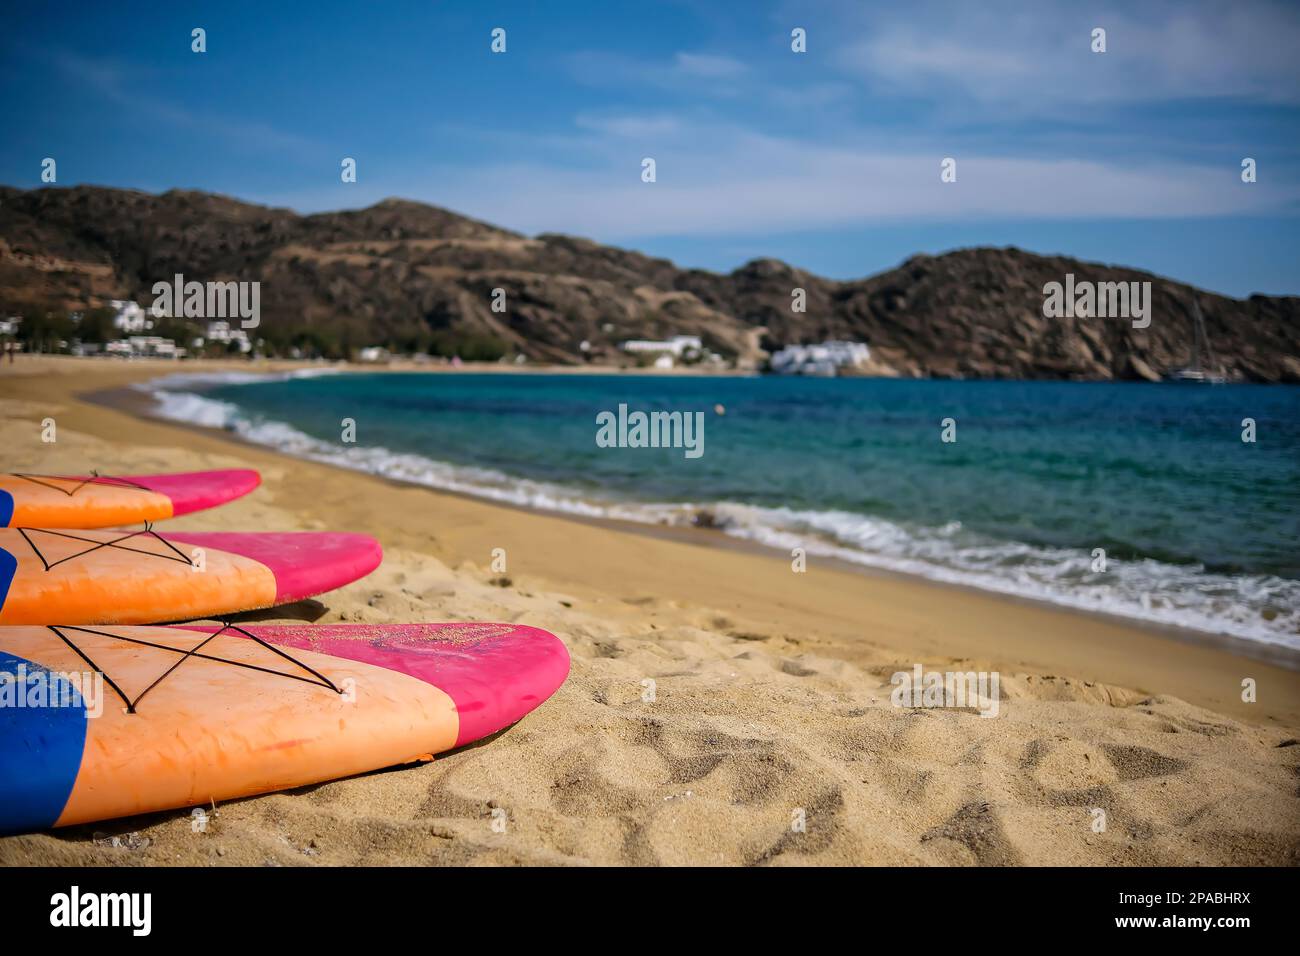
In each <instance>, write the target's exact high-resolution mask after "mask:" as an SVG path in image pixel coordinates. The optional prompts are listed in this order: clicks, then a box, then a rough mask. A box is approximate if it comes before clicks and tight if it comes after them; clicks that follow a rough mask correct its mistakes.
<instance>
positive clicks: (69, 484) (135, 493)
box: [0, 468, 262, 528]
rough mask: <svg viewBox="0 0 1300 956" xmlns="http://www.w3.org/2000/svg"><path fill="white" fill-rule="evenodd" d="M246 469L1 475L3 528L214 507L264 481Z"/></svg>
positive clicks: (130, 519)
mask: <svg viewBox="0 0 1300 956" xmlns="http://www.w3.org/2000/svg"><path fill="white" fill-rule="evenodd" d="M261 480H262V479H261V477H260V476H259V475H258V473H257V472H255V471H252V470H250V469H247V468H227V469H223V470H221V471H190V472H177V473H174V474H167V475H31V474H11V475H0V528H17V527H29V528H111V527H114V526H116V525H124V524H138V523H139V522H141V521H159V520H161V519H163V518H174V517H176V516H177V515H183V514H189V513H190V512H192V511H201V510H203V509H204V508H215V507H216V506H217V505H220V504H224V503H225V502H227V501H232V500H233V499H235V498H238V497H240V496H241V495H246V494H248V493H249V492H250V491H252V490H253V489H254V488H256V487H257V486H258V484H260V483H261Z"/></svg>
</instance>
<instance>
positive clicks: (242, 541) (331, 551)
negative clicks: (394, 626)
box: [164, 531, 384, 604]
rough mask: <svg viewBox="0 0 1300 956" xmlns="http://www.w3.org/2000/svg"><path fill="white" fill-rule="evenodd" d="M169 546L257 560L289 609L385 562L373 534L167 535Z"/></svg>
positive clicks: (205, 533)
mask: <svg viewBox="0 0 1300 956" xmlns="http://www.w3.org/2000/svg"><path fill="white" fill-rule="evenodd" d="M164 537H165V538H166V539H167V540H169V541H176V542H179V543H183V544H190V545H194V546H195V547H199V548H212V549H215V550H218V551H227V552H229V553H231V554H238V555H242V556H244V557H246V558H252V559H253V560H254V561H257V562H259V563H260V564H263V565H265V566H266V567H267V568H269V569H270V570H271V572H272V573H273V574H274V575H275V589H276V593H275V602H276V603H277V604H287V603H289V602H290V601H300V600H302V599H303V598H306V597H311V596H312V595H315V594H321V593H323V592H325V591H332V590H333V589H334V588H338V587H342V586H343V585H345V584H351V583H352V582H353V581H356V580H357V579H358V578H363V577H365V576H366V575H367V574H369V573H370V572H371V571H373V570H374V569H375V568H377V567H379V563H380V562H381V561H382V560H383V558H384V550H383V548H382V547H380V544H379V542H378V541H376V540H375V539H374V538H372V537H370V535H368V534H352V533H350V532H343V531H288V532H265V533H257V534H248V533H243V532H238V531H206V532H198V531H196V532H192V533H191V532H182V533H171V532H168V533H167V534H165V535H164Z"/></svg>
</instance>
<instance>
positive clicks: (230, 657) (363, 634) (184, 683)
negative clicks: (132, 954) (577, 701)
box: [0, 624, 569, 832]
mask: <svg viewBox="0 0 1300 956" xmlns="http://www.w3.org/2000/svg"><path fill="white" fill-rule="evenodd" d="M568 671H569V655H568V652H567V651H566V650H565V647H564V645H563V643H561V642H560V640H559V639H558V638H556V637H555V635H553V634H550V633H548V632H546V631H543V630H540V629H538V628H534V627H527V626H523V625H515V624H393V625H369V624H337V625H322V626H313V625H298V626H275V625H248V626H247V628H242V629H236V628H232V627H225V628H207V629H191V628H184V627H97V628H83V627H0V832H22V831H26V830H33V829H43V828H45V827H50V826H67V825H69V824H75V823H85V822H88V821H92V820H103V819H109V818H112V817H120V816H126V815H129V814H136V813H147V812H152V811H156V810H166V809H171V808H176V807H187V806H194V805H203V806H206V805H208V804H210V803H211V802H212V801H221V800H229V799H233V798H236V797H245V796H250V795H252V794H258V793H266V792H269V791H273V790H283V789H286V788H290V787H298V786H303V785H306V784H310V783H317V782H320V781H324V780H332V779H336V778H338V777H344V776H349V775H352V774H357V773H363V772H366V771H369V770H377V769H380V768H383V767H389V766H394V765H398V764H404V763H411V762H415V761H421V760H430V759H432V755H433V754H436V753H440V752H442V751H445V750H449V749H451V748H453V747H458V746H463V745H464V744H467V743H471V742H473V741H475V740H480V739H482V738H484V737H486V736H488V735H490V734H492V733H495V732H497V731H499V730H501V729H503V728H505V727H508V726H510V725H511V724H513V723H514V722H516V721H517V720H519V719H520V718H522V717H523V716H524V715H525V714H527V713H529V712H530V711H532V710H533V709H534V708H536V707H537V706H539V705H540V704H541V703H542V702H543V701H545V700H546V699H547V698H548V697H549V696H550V695H551V694H553V693H554V692H555V690H556V689H557V688H558V687H559V686H560V685H561V684H562V683H563V682H564V679H565V677H566V676H567V675H568Z"/></svg>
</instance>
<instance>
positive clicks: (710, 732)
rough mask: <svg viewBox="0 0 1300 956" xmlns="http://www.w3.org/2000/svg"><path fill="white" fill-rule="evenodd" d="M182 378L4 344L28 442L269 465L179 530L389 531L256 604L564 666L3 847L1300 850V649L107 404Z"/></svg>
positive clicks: (96, 456) (513, 856)
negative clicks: (337, 760)
mask: <svg viewBox="0 0 1300 956" xmlns="http://www.w3.org/2000/svg"><path fill="white" fill-rule="evenodd" d="M230 367H231V366H230V364H225V365H208V366H207V368H208V369H211V370H230ZM92 369H93V371H92ZM195 370H196V371H197V370H199V369H195ZM158 374H159V369H158V368H157V366H152V367H140V366H134V367H131V366H127V367H119V368H111V367H101V366H91V367H89V368H88V366H87V363H84V362H60V361H58V360H50V359H44V360H31V359H28V360H20V362H19V363H17V364H16V365H15V366H12V367H10V366H8V365H0V409H3V411H4V415H3V416H0V443H2V444H0V447H4V448H5V458H4V462H5V467H6V469H8V470H14V471H26V472H35V473H55V474H58V473H63V474H69V473H78V472H84V471H85V470H86V469H88V468H91V467H95V468H99V469H101V470H102V471H104V472H106V473H115V474H132V473H145V474H147V473H156V472H163V471H189V470H197V469H203V468H230V467H251V468H256V469H258V470H259V471H260V472H261V474H262V478H263V482H262V485H261V486H260V487H259V488H258V489H257V490H255V491H254V492H253V493H251V494H249V495H247V496H246V497H244V498H241V499H238V500H236V501H232V502H229V503H227V504H225V505H223V506H222V507H220V508H217V509H213V510H210V511H201V512H195V513H193V514H189V515H185V516H182V517H179V518H175V519H171V520H169V521H168V522H166V524H165V527H164V528H163V530H164V533H165V531H166V530H167V529H173V530H176V531H183V530H189V531H212V530H239V529H243V530H266V531H293V530H324V529H334V530H340V531H362V532H366V533H369V534H372V535H374V536H375V537H377V538H378V539H379V540H380V542H381V544H382V545H383V548H384V561H383V563H382V564H381V565H380V567H379V568H378V569H376V570H375V571H374V572H372V573H371V574H370V575H369V576H367V577H366V578H363V579H361V580H360V581H357V582H355V583H354V584H351V585H348V586H346V587H344V588H341V589H338V590H336V591H332V592H330V593H328V594H325V595H322V596H320V597H319V598H318V599H317V600H313V601H305V602H299V603H298V604H295V605H289V606H284V607H280V608H274V609H271V610H269V611H266V612H258V614H257V615H256V616H257V618H258V619H261V620H266V621H277V620H279V621H293V622H298V623H301V622H303V621H309V622H310V621H318V622H320V623H332V622H360V623H375V624H381V623H403V622H418V621H508V622H512V623H517V624H526V625H531V626H535V627H540V628H543V629H545V630H548V631H550V632H552V633H554V634H556V635H557V636H558V637H559V638H560V639H561V640H562V641H563V642H564V644H565V646H566V647H567V648H568V651H569V655H570V659H571V665H572V666H571V670H570V674H569V678H568V680H567V681H566V682H565V683H564V685H563V686H561V687H560V689H559V690H558V691H557V692H556V694H555V695H554V696H553V697H552V698H550V699H549V700H547V701H546V702H545V703H543V704H542V705H541V706H540V707H538V708H537V709H536V710H535V711H533V712H532V713H531V714H529V715H528V716H527V717H525V718H524V719H523V720H521V721H520V722H519V723H517V724H516V725H514V726H513V727H510V728H507V729H506V730H503V731H501V732H500V733H499V734H497V735H496V736H494V737H493V738H492V740H491V741H490V742H487V743H485V744H480V745H474V746H471V747H468V748H462V749H460V750H456V751H451V752H449V753H446V754H442V755H439V757H438V758H437V759H436V760H434V761H432V762H430V763H427V764H421V765H416V766H409V767H403V768H394V769H390V770H386V771H379V772H375V773H371V774H364V775H361V776H357V777H351V778H347V779H343V780H335V781H330V782H326V783H321V784H319V785H314V786H311V787H305V788H299V789H298V790H294V791H290V792H281V793H272V794H267V795H264V796H260V797H251V798H247V799H243V800H237V801H231V802H228V803H225V804H222V805H220V806H217V807H216V808H215V812H213V813H212V814H211V824H210V826H209V827H208V830H207V831H206V832H205V833H203V834H199V835H196V834H195V833H194V832H193V830H192V829H191V826H190V823H191V820H190V815H189V813H188V811H187V810H185V809H178V810H175V811H167V812H162V813H157V814H151V815H149V816H145V817H132V818H125V819H122V820H111V821H104V822H102V823H97V824H87V825H83V826H75V827H70V828H66V829H60V830H55V831H48V832H41V833H31V834H24V835H20V836H12V837H3V838H0V865H124V864H129V865H246V866H247V865H281V864H283V865H339V866H365V865H375V864H388V865H394V864H399V865H413V866H428V865H442V864H467V863H474V864H488V865H491V864H541V865H570V864H578V865H582V864H593V863H594V864H605V865H664V864H667V865H673V864H679V865H699V864H723V865H773V864H775V865H783V864H784V865H792V864H793V865H799V864H822V865H864V864H866V865H994V864H1024V865H1087V866H1126V865H1148V866H1152V865H1161V866H1169V865H1207V864H1208V865H1273V866H1277V865H1297V864H1298V863H1300V849H1298V848H1300V816H1298V815H1297V814H1296V812H1295V800H1296V798H1295V779H1296V765H1295V761H1296V759H1297V757H1296V755H1297V750H1296V748H1295V747H1294V746H1293V744H1294V741H1295V740H1296V739H1300V677H1298V676H1297V672H1296V671H1294V670H1289V669H1286V668H1283V667H1278V666H1276V665H1273V664H1269V663H1265V662H1261V661H1258V660H1254V659H1251V658H1249V657H1246V656H1243V655H1242V654H1237V653H1232V652H1231V651H1230V650H1228V649H1224V648H1222V647H1210V646H1205V645H1202V644H1198V643H1195V642H1191V641H1187V640H1185V639H1182V638H1176V637H1172V636H1169V635H1163V634H1160V633H1157V632H1155V631H1153V630H1152V629H1148V628H1142V627H1136V626H1132V625H1130V624H1126V623H1124V622H1122V621H1116V620H1108V619H1105V618H1102V617H1100V616H1098V615H1094V614H1088V613H1083V612H1074V611H1070V610H1067V609H1061V608H1054V607H1052V606H1040V605H1037V604H1034V603H1029V602H1022V601H1015V600H1009V599H1007V598H1006V597H1004V596H1002V595H995V594H989V593H987V592H980V591H975V590H972V589H966V588H961V587H956V586H950V585H943V584H938V583H935V582H930V581H927V580H923V579H915V578H909V577H907V576H903V575H890V574H886V573H879V574H877V573H874V572H871V573H868V571H864V570H863V569H858V568H856V567H855V568H853V569H845V568H841V567H837V566H835V565H834V564H833V563H832V562H829V561H821V560H810V562H809V566H808V572H807V573H804V574H793V573H792V572H791V569H790V566H789V562H788V560H787V559H786V558H785V557H784V556H782V555H775V556H774V555H773V554H772V553H771V552H770V551H768V550H766V549H764V548H762V546H760V545H757V544H753V545H752V546H747V544H748V543H746V542H740V541H736V540H734V539H727V538H726V537H725V536H723V535H719V534H710V533H709V531H708V530H707V529H698V528H677V529H663V528H655V527H654V526H642V525H638V526H636V527H621V526H619V524H618V523H615V522H610V521H605V520H574V519H573V518H571V517H569V516H559V515H555V514H550V513H543V512H538V511H534V510H531V509H523V508H518V507H512V506H504V507H503V506H502V505H500V504H497V503H495V502H488V501H484V500H482V499H479V498H474V497H470V496H467V495H455V494H451V493H446V492H441V491H436V490H432V489H429V488H426V487H423V486H418V485H412V484H408V483H402V482H397V481H394V480H392V479H387V478H382V477H380V476H375V475H370V474H366V473H363V472H359V471H353V470H351V469H346V468H341V467H338V466H335V465H328V464H324V463H318V462H314V461H310V460H302V459H297V458H292V457H289V456H287V455H285V454H283V453H280V452H278V451H275V450H273V449H270V448H266V447H263V446H259V445H253V444H249V443H247V442H242V441H240V440H238V439H237V438H236V437H235V436H232V435H230V434H229V433H226V432H224V431H216V430H212V429H203V428H199V427H195V426H189V425H183V424H179V423H173V422H168V421H160V420H156V419H151V418H144V417H139V416H138V415H136V414H133V413H132V412H130V411H127V410H122V409H119V408H113V407H107V406H104V405H101V404H96V403H95V402H94V401H93V398H94V396H95V395H96V394H97V393H104V392H109V391H112V390H115V389H116V390H121V389H124V388H126V387H128V386H129V385H131V384H132V383H133V382H137V381H140V380H142V379H148V378H151V377H154V376H156V375H158ZM87 396H89V397H87ZM140 398H141V399H142V403H141V404H143V400H147V395H146V394H145V393H143V392H141V393H140ZM47 418H53V419H55V421H56V423H57V430H58V437H57V441H55V442H52V443H44V442H42V440H41V431H42V425H41V423H42V422H43V421H44V420H45V419H47ZM498 548H500V549H504V550H505V551H506V553H507V554H508V570H506V571H505V572H501V571H498V570H495V569H493V568H492V567H491V564H492V561H493V552H494V551H495V550H496V549H498ZM916 665H920V666H922V667H923V668H925V669H926V670H928V671H961V672H969V671H986V672H994V673H997V674H999V675H1000V678H1001V680H1000V692H999V713H998V715H997V717H996V718H995V719H983V717H981V716H980V715H979V714H976V713H974V712H972V711H970V710H964V709H961V708H958V707H953V708H926V707H920V708H918V707H914V706H907V705H900V706H895V705H894V704H893V702H892V700H891V697H892V691H893V690H894V689H895V688H894V685H893V682H892V681H891V675H893V674H895V673H897V672H900V671H904V672H910V671H912V669H913V667H914V666H916ZM1244 678H1251V679H1253V680H1255V681H1256V682H1257V689H1258V703H1251V704H1247V703H1245V702H1243V701H1242V700H1241V682H1242V680H1243V679H1244ZM647 686H650V687H652V688H653V689H654V693H653V694H650V695H649V696H647V691H646V688H647ZM1096 807H1101V808H1104V809H1105V812H1106V814H1107V816H1108V817H1109V819H1110V821H1111V824H1110V826H1109V827H1108V828H1107V830H1106V831H1105V832H1101V833H1098V832H1095V831H1094V830H1093V829H1092V826H1091V823H1092V819H1093V818H1092V816H1091V813H1092V811H1091V810H1090V808H1096ZM497 808H504V809H506V810H507V813H508V819H509V827H508V829H507V831H506V832H500V831H499V830H497V829H494V828H493V826H492V822H493V819H494V817H493V813H494V809H497ZM798 809H802V810H804V811H806V818H807V829H806V832H804V833H801V834H797V835H794V836H792V835H791V830H790V819H791V813H792V810H798ZM115 837H121V838H122V839H120V840H116V841H115V840H114V839H113V838H115ZM114 842H116V843H117V845H114Z"/></svg>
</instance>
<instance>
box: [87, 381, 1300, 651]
mask: <svg viewBox="0 0 1300 956" xmlns="http://www.w3.org/2000/svg"><path fill="white" fill-rule="evenodd" d="M417 371H418V370H417ZM153 380H154V379H151V378H150V379H143V380H141V381H140V382H135V383H132V384H131V385H128V386H125V387H122V388H113V389H107V390H100V391H94V392H83V393H78V395H77V397H78V398H80V399H82V400H84V401H88V402H91V403H94V404H98V405H102V406H104V407H107V408H112V409H115V410H117V411H122V412H125V413H126V414H129V415H132V416H133V417H136V418H140V419H143V420H147V421H152V422H158V423H160V424H164V425H170V426H173V427H176V428H180V429H183V430H192V431H195V432H199V433H203V434H206V435H209V436H211V437H213V438H216V439H217V440H219V441H228V442H231V443H233V444H236V445H239V446H241V447H244V448H256V449H260V450H262V451H266V452H270V453H271V454H274V455H278V456H280V457H283V458H286V459H289V460H291V461H302V462H307V461H310V462H311V463H312V464H315V465H319V466H321V467H324V468H331V469H335V470H338V471H341V472H346V473H349V474H354V475H363V476H365V477H367V478H371V479H374V480H377V481H382V482H384V483H386V484H388V485H390V486H392V487H395V488H418V489H421V490H424V491H429V492H432V493H434V494H438V495H447V496H450V497H453V498H457V499H460V500H463V501H473V502H479V503H482V504H487V505H490V506H492V507H496V508H504V509H507V510H510V511H515V512H518V513H521V514H535V515H547V516H551V517H554V518H557V519H560V520H563V521H571V522H575V523H578V524H583V525H587V526H590V527H593V528H598V529H605V530H610V531H617V532H621V533H624V534H633V535H644V536H647V537H651V538H658V539H661V540H665V541H675V542H679V543H683V544H689V545H694V546H697V547H707V548H720V549H724V550H727V551H734V552H740V553H744V554H751V555H760V556H765V557H768V558H770V559H772V560H778V561H788V556H787V555H786V554H785V552H784V551H782V550H781V549H780V548H777V547H775V546H771V545H767V544H763V543H761V542H758V541H754V540H751V539H745V538H738V537H735V536H732V535H728V534H725V533H723V532H722V531H721V530H719V529H715V528H700V527H685V526H681V525H667V524H651V523H648V522H640V521H632V520H628V519H621V518H610V517H603V516H601V517H593V516H588V515H581V514H573V513H570V512H565V511H561V510H558V509H547V508H539V507H531V506H528V505H522V504H517V503H515V502H511V501H498V500H494V499H491V498H487V497H486V496H481V495H475V494H473V493H472V492H466V491H458V490H455V489H447V488H437V487H433V486H430V485H426V484H422V483H420V482H417V481H410V480H406V479H403V478H395V477H392V476H390V475H384V474H379V473H375V472H370V471H364V470H362V469H358V468H349V467H348V466H346V465H342V464H338V463H336V462H330V461H318V460H316V459H310V458H302V457H298V456H295V455H292V454H290V453H288V452H285V451H282V450H280V449H278V448H275V447H273V446H270V445H264V444H260V443H258V442H254V441H250V440H248V439H247V438H244V437H243V436H241V435H238V434H236V433H234V432H231V431H227V430H225V429H222V428H218V427H215V426H210V425H203V424H199V423H197V422H188V421H180V420H176V419H170V418H166V417H165V416H162V415H158V414H156V413H155V412H154V411H153V407H152V401H151V399H150V397H149V395H148V393H146V392H144V391H142V390H140V389H139V388H137V387H136V386H137V385H143V384H145V383H147V382H149V381H153ZM815 560H816V562H817V563H818V564H820V565H823V566H825V567H829V568H833V569H835V570H837V571H839V572H841V573H845V574H853V575H861V576H863V577H867V578H871V579H877V580H881V579H883V580H892V581H897V582H905V583H911V584H917V585H924V586H928V587H933V588H938V589H940V590H952V591H957V592H961V593H965V594H971V595H979V596H984V597H988V598H992V599H995V600H1002V601H1007V602H1010V603H1013V604H1018V605H1023V606H1026V607H1032V608H1038V609H1041V610H1045V611H1052V612H1057V613H1061V614H1067V615H1072V616H1078V617H1082V618H1084V619H1087V620H1100V621H1106V622H1109V623H1111V624H1114V625H1117V626H1120V627H1131V628H1135V629H1137V630H1139V631H1142V632H1144V633H1147V634H1150V635H1152V636H1155V637H1160V638H1164V639H1170V640H1175V641H1179V642H1184V643H1188V644H1191V645H1197V646H1201V647H1206V648H1209V649H1212V650H1219V651H1223V652H1225V653H1227V654H1230V655H1233V656H1236V657H1243V658H1248V659H1250V660H1255V661H1259V662H1261V663H1265V664H1270V665H1273V666H1276V667H1280V668H1283V669H1285V670H1290V671H1296V672H1300V650H1297V649H1295V648H1291V647H1287V646H1286V645H1283V644H1275V643H1269V642H1266V641H1256V640H1250V639H1248V638H1243V637H1237V636H1235V635H1232V634H1223V633H1210V632H1208V631H1201V630H1197V629H1195V628H1188V627H1182V626H1179V625H1176V624H1162V623H1159V622H1155V621H1144V620H1141V619H1137V618H1131V617H1126V616H1124V615H1122V614H1117V613H1111V612H1107V611H1101V610H1090V609H1086V608H1079V607H1071V606H1069V605H1065V604H1056V603H1053V602H1052V601H1049V600H1046V599H1044V598H1036V597H1031V596H1028V595H1021V594H1012V593H1007V592H1001V591H994V590H991V589H987V588H980V587H978V586H976V585H973V584H964V583H960V582H954V581H943V580H938V579H934V578H928V577H925V576H924V575H919V574H909V573H908V572H906V571H897V570H893V569H890V568H881V567H873V566H870V565H863V564H857V563H854V562H852V561H848V560H845V559H843V558H838V557H833V556H825V555H818V556H816V558H815Z"/></svg>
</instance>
